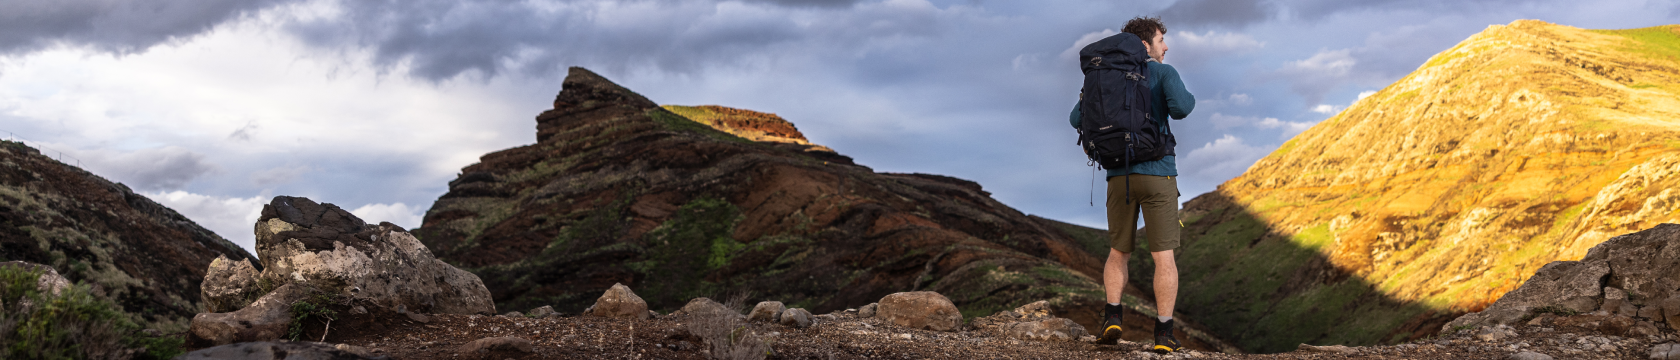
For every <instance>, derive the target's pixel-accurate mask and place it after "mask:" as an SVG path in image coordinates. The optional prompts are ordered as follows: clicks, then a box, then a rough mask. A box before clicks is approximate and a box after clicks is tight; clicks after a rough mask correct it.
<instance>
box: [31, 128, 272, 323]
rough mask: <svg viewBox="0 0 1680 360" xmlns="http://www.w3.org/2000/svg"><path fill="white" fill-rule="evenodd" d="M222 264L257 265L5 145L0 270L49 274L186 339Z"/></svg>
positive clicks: (59, 166)
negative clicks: (45, 269) (32, 268)
mask: <svg viewBox="0 0 1680 360" xmlns="http://www.w3.org/2000/svg"><path fill="white" fill-rule="evenodd" d="M217 256H226V257H228V258H232V259H255V258H254V257H253V256H251V254H250V253H248V252H246V251H245V249H242V248H240V247H239V246H238V245H234V244H233V243H232V242H228V241H227V240H226V239H223V238H222V237H221V236H217V235H216V234H215V233H213V232H210V230H206V229H204V228H203V227H199V226H198V224H196V223H193V221H192V220H189V219H187V218H186V217H185V216H181V214H179V213H176V212H175V211H174V210H170V209H169V208H167V207H164V206H163V205H159V204H158V203H157V202H154V201H152V200H151V199H147V198H146V197H145V196H142V195H140V194H136V193H134V192H133V191H132V190H129V188H128V187H127V186H124V185H122V184H119V183H113V182H111V181H109V180H106V179H105V178H102V177H99V176H98V175H94V174H92V173H89V172H87V171H84V170H82V169H80V168H76V167H74V166H70V165H67V164H64V163H61V162H59V161H57V160H54V159H52V158H50V157H47V156H43V155H41V153H40V151H39V150H36V149H34V148H31V147H29V146H27V145H24V144H23V143H18V142H11V141H0V261H28V262H33V263H38V264H45V265H49V266H52V267H53V269H55V270H57V271H58V272H59V273H61V274H64V277H66V278H68V279H69V280H70V281H76V282H83V281H85V282H87V283H89V284H93V285H95V286H96V289H98V291H97V292H102V294H101V296H104V297H107V298H110V299H112V300H114V301H115V302H116V303H117V304H118V305H120V306H122V310H123V311H124V312H126V313H128V314H129V315H130V316H131V317H132V318H133V319H134V320H137V321H138V322H139V323H141V324H143V325H145V326H148V327H154V328H160V329H162V330H165V331H180V330H185V329H186V327H187V324H186V322H187V320H188V319H191V318H192V316H193V314H196V313H198V311H199V309H200V308H201V306H202V300H201V299H200V293H199V285H200V283H201V282H203V280H204V270H205V268H206V267H208V266H209V265H210V262H211V260H215V259H216V257H217Z"/></svg>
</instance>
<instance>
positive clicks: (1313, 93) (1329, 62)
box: [1276, 49, 1359, 104]
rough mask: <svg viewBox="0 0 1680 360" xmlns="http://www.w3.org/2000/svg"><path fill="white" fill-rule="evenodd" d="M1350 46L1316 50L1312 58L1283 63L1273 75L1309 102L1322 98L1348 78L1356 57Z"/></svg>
mask: <svg viewBox="0 0 1680 360" xmlns="http://www.w3.org/2000/svg"><path fill="white" fill-rule="evenodd" d="M1351 53H1352V51H1351V50H1350V49H1341V50H1319V51H1318V52H1317V53H1314V54H1313V55H1312V56H1311V57H1308V58H1306V59H1301V60H1295V61H1290V62H1288V63H1285V64H1284V65H1283V67H1282V68H1281V69H1278V70H1277V72H1276V76H1278V77H1280V78H1282V79H1284V80H1285V81H1288V82H1289V83H1290V90H1293V91H1295V93H1296V94H1297V95H1300V96H1301V97H1303V98H1306V99H1307V103H1308V104H1312V103H1319V102H1322V101H1323V100H1324V94H1325V93H1328V92H1330V90H1331V89H1333V88H1335V87H1336V86H1338V85H1341V84H1343V83H1346V82H1348V81H1349V80H1351V78H1350V77H1349V75H1350V74H1351V73H1352V72H1353V67H1354V65H1356V64H1358V63H1359V60H1357V59H1354V58H1353V56H1352V55H1350V54H1351Z"/></svg>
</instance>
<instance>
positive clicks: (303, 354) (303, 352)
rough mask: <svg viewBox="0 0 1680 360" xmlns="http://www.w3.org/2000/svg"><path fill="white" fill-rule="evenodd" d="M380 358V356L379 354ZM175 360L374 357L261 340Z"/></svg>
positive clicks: (314, 345)
mask: <svg viewBox="0 0 1680 360" xmlns="http://www.w3.org/2000/svg"><path fill="white" fill-rule="evenodd" d="M379 358H384V357H379ZM176 359H179V360H196V359H217V360H282V359H284V360H359V359H375V358H372V357H366V356H364V355H358V354H356V353H355V352H351V351H347V350H343V349H339V348H338V347H335V346H333V345H332V344H327V343H318V342H308V341H262V342H245V343H238V344H227V345H221V346H216V347H211V348H205V349H199V350H198V351H193V352H190V353H186V354H185V355H181V356H178V357H176Z"/></svg>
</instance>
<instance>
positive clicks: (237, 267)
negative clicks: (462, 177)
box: [190, 196, 496, 344]
mask: <svg viewBox="0 0 1680 360" xmlns="http://www.w3.org/2000/svg"><path fill="white" fill-rule="evenodd" d="M256 237H257V253H258V254H259V256H260V257H261V259H262V265H263V266H262V271H261V272H257V271H256V270H255V267H254V266H252V264H250V263H249V262H248V261H245V260H229V259H227V258H225V257H224V258H218V259H217V260H215V261H212V262H211V265H210V267H209V270H208V271H207V273H206V274H205V284H206V286H204V287H203V289H202V291H203V296H204V297H205V298H206V299H209V301H207V303H208V304H209V305H208V306H207V308H208V310H210V312H207V313H200V314H198V315H197V316H195V317H193V320H192V325H191V330H190V332H191V334H192V336H193V337H194V339H195V340H198V341H205V342H208V343H210V344H227V343H231V342H240V341H261V340H273V339H277V338H279V336H280V335H281V334H284V333H285V330H286V328H287V326H288V325H289V324H290V322H291V320H292V316H291V308H292V306H293V304H294V303H295V302H298V301H300V300H304V299H305V298H308V297H310V296H312V295H316V294H319V295H322V296H326V297H330V298H339V299H348V300H347V301H345V303H346V304H348V303H350V302H355V303H357V304H365V305H367V306H373V307H377V308H383V309H390V310H392V311H395V312H397V313H403V314H409V313H442V314H493V313H495V311H496V307H495V304H493V303H492V302H491V299H490V291H489V290H487V289H486V288H485V287H484V284H483V282H481V281H479V279H478V277H477V276H475V275H473V274H472V273H468V272H466V271H463V270H461V269H457V268H455V267H454V266H451V265H449V264H447V263H444V262H443V261H440V260H438V259H437V258H435V257H433V256H432V253H431V251H430V250H428V249H427V248H426V246H425V245H422V244H421V243H420V241H418V240H416V239H415V238H414V236H412V235H409V233H408V232H407V231H406V230H403V229H402V228H401V227H399V226H396V225H393V224H391V223H388V222H387V223H381V224H379V225H369V224H367V223H365V222H363V221H362V220H361V219H358V218H356V216H355V215H351V214H350V212H348V211H345V210H344V209H341V208H339V207H338V206H334V205H332V204H319V203H316V202H314V201H311V200H309V199H307V198H301V197H290V196H278V197H275V198H274V200H273V201H272V202H270V203H269V204H268V205H266V206H264V207H263V211H262V217H260V218H259V219H258V220H257V224H256ZM323 305H324V304H323ZM355 306H357V307H356V308H355V309H357V310H360V311H351V314H352V315H359V314H366V313H367V310H366V309H365V308H364V307H362V306H363V305H355Z"/></svg>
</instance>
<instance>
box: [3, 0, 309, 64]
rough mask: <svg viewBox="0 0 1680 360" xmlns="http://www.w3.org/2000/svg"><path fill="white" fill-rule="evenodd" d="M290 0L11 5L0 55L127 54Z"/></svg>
mask: <svg viewBox="0 0 1680 360" xmlns="http://www.w3.org/2000/svg"><path fill="white" fill-rule="evenodd" d="M287 2H289V0H278V1H276V0H107V1H79V0H71V1H66V0H7V1H5V2H0V55H20V54H25V53H29V52H33V51H36V50H41V49H46V48H51V47H54V46H61V45H63V46H72V47H88V48H93V49H96V50H99V51H105V52H112V53H118V54H127V53H135V52H141V51H145V50H146V49H148V48H150V47H152V46H154V45H158V44H162V43H168V42H174V41H181V40H185V39H187V38H191V37H193V36H196V35H198V34H201V33H204V32H206V31H209V30H211V29H213V28H215V27H216V25H218V24H222V23H224V22H226V21H228V20H231V19H237V18H241V17H244V16H247V15H250V14H252V13H254V12H257V11H260V10H262V9H266V8H270V7H273V6H276V5H279V4H283V3H287Z"/></svg>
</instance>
